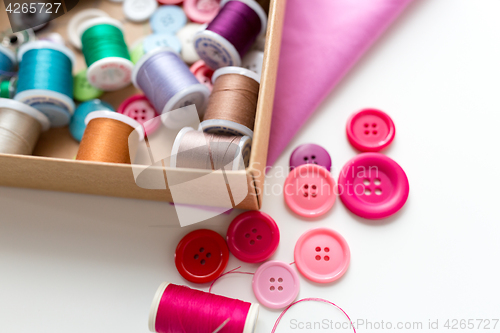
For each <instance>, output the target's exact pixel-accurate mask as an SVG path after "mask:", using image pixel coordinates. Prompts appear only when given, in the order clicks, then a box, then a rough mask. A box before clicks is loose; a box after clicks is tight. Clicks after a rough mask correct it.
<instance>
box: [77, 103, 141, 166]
mask: <svg viewBox="0 0 500 333" xmlns="http://www.w3.org/2000/svg"><path fill="white" fill-rule="evenodd" d="M85 123H86V125H87V127H86V128H85V132H84V133H83V137H82V141H81V142H80V147H79V149H78V154H77V155H76V159H77V160H79V161H94V162H107V163H126V164H130V163H131V161H133V160H134V158H135V152H136V151H137V145H138V143H139V141H142V140H143V139H144V129H143V127H142V126H141V125H140V124H139V123H138V122H137V121H135V120H134V119H132V118H129V117H127V116H124V115H122V114H120V113H116V112H112V111H94V112H91V113H89V115H88V116H87V118H85Z"/></svg>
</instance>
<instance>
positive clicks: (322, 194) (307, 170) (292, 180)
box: [284, 164, 336, 217]
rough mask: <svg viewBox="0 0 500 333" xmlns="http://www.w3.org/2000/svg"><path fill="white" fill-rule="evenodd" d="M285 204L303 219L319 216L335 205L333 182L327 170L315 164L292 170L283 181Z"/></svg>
mask: <svg viewBox="0 0 500 333" xmlns="http://www.w3.org/2000/svg"><path fill="white" fill-rule="evenodd" d="M284 194H285V202H286V204H287V205H288V207H290V209H291V210H292V211H293V212H294V213H296V214H298V215H301V216H304V217H315V216H320V215H323V214H325V213H326V212H328V211H329V210H330V209H331V208H332V207H333V204H334V203H335V197H336V194H335V180H334V179H333V177H332V175H331V174H330V172H328V170H326V169H325V168H323V167H321V166H319V165H316V164H304V165H301V166H298V167H296V168H295V169H293V170H292V171H291V172H290V174H289V175H288V177H287V179H286V181H285V188H284Z"/></svg>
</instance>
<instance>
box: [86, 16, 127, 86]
mask: <svg viewBox="0 0 500 333" xmlns="http://www.w3.org/2000/svg"><path fill="white" fill-rule="evenodd" d="M78 34H79V35H80V36H81V40H82V52H83V55H84V56H85V62H86V63H87V66H88V70H87V79H88V81H89V83H90V84H91V85H93V86H94V87H96V88H97V89H100V90H103V91H115V90H119V89H122V88H124V87H126V86H128V85H129V84H130V82H131V77H132V69H133V67H134V64H133V63H132V61H130V54H129V51H128V48H127V44H126V43H125V39H124V36H123V26H122V24H121V23H120V22H119V21H117V20H115V19H112V18H109V17H98V18H94V19H91V20H88V21H85V22H83V23H82V24H81V25H80V27H79V29H78Z"/></svg>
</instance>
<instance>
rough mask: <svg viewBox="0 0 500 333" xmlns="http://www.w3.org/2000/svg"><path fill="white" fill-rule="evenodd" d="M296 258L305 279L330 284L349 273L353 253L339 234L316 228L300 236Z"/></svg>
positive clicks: (295, 252) (295, 253) (296, 247)
mask: <svg viewBox="0 0 500 333" xmlns="http://www.w3.org/2000/svg"><path fill="white" fill-rule="evenodd" d="M294 258H295V264H296V265H297V268H298V269H299V271H300V273H301V274H302V275H304V277H306V278H307V279H309V280H311V281H313V282H318V283H329V282H333V281H335V280H338V279H340V277H342V275H344V273H345V272H346V271H347V268H348V267H349V262H350V261H351V251H350V250H349V245H347V242H346V241H345V239H344V237H342V236H341V235H340V234H339V233H338V232H336V231H333V230H331V229H327V228H316V229H311V230H309V231H307V232H306V233H305V234H303V235H302V236H300V238H299V240H298V241H297V244H296V245H295V251H294Z"/></svg>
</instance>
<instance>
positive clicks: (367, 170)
mask: <svg viewBox="0 0 500 333" xmlns="http://www.w3.org/2000/svg"><path fill="white" fill-rule="evenodd" d="M339 193H340V198H341V199H342V202H343V203H344V205H345V206H346V207H347V208H348V209H349V210H350V211H351V212H353V213H354V214H356V215H359V216H361V217H364V218H367V219H383V218H385V217H388V216H390V215H392V214H394V213H396V212H397V211H398V210H400V209H401V207H403V206H404V204H405V203H406V199H408V194H409V193H410V185H409V184H408V178H407V177H406V174H405V172H404V171H403V169H402V168H401V167H400V166H399V164H397V163H396V162H394V161H393V160H392V159H390V158H389V157H387V156H385V155H382V154H379V153H364V154H360V155H358V156H356V157H354V158H353V159H352V160H350V161H349V162H347V163H346V165H345V166H344V167H343V168H342V171H341V172H340V177H339Z"/></svg>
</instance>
